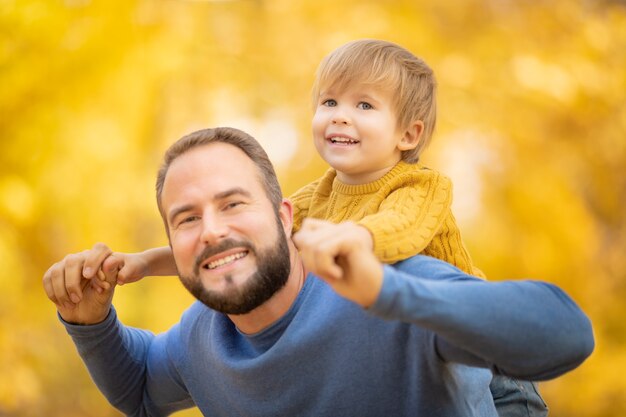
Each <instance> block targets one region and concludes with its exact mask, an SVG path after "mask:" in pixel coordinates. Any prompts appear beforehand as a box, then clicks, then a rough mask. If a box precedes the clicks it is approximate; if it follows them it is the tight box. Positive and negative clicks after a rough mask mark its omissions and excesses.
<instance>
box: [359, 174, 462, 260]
mask: <svg viewBox="0 0 626 417" xmlns="http://www.w3.org/2000/svg"><path fill="white" fill-rule="evenodd" d="M389 187H391V188H392V189H391V190H390V192H389V193H388V195H387V196H386V198H385V199H384V200H383V201H382V202H381V204H380V206H379V209H378V211H377V212H376V213H374V214H371V215H368V216H365V217H364V218H363V219H361V220H360V221H359V222H358V223H359V224H360V225H362V226H365V227H366V228H367V229H368V230H369V231H370V233H371V234H372V237H373V240H374V252H375V254H376V256H377V257H378V259H380V260H381V261H382V262H384V263H394V262H397V261H400V260H402V259H406V258H408V257H410V256H413V255H417V254H419V253H420V252H422V251H423V250H424V249H425V248H426V246H428V244H429V243H430V242H431V241H432V240H433V238H434V237H435V236H436V235H437V234H438V233H439V232H440V230H441V226H442V224H443V223H444V221H445V218H446V215H447V214H448V213H449V210H450V206H451V204H452V183H451V181H450V180H449V179H448V178H447V177H445V176H443V175H441V174H439V173H438V172H436V171H433V170H429V169H421V170H419V171H416V172H409V173H405V174H403V175H401V176H400V177H399V178H397V179H396V180H395V181H394V182H393V183H392V184H389Z"/></svg>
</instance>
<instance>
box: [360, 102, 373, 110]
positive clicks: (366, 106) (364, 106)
mask: <svg viewBox="0 0 626 417" xmlns="http://www.w3.org/2000/svg"><path fill="white" fill-rule="evenodd" d="M357 107H358V108H359V109H361V110H371V109H373V108H374V107H373V106H372V105H371V104H369V103H368V102H366V101H362V102H360V103H359V104H358V105H357Z"/></svg>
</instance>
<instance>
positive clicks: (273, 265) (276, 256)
mask: <svg viewBox="0 0 626 417" xmlns="http://www.w3.org/2000/svg"><path fill="white" fill-rule="evenodd" d="M276 221H277V226H278V237H277V240H276V242H275V244H274V245H271V246H270V247H269V248H268V249H265V250H262V251H258V250H257V249H256V248H255V247H254V245H252V244H251V243H249V242H246V241H235V240H233V239H227V240H224V241H222V242H220V243H219V244H218V245H216V246H210V247H206V248H205V250H204V251H203V252H202V253H201V254H200V255H199V256H198V257H197V258H196V264H195V265H194V275H193V276H191V277H184V276H182V275H181V277H180V281H181V282H182V283H183V285H184V286H185V288H187V290H188V291H189V292H190V293H191V294H192V295H193V296H194V297H196V298H197V299H198V300H199V301H200V302H202V303H203V304H205V305H206V306H207V307H209V308H211V309H213V310H216V311H219V312H221V313H224V314H246V313H249V312H250V311H252V310H254V309H255V308H257V307H258V306H260V305H261V304H263V303H264V302H266V301H267V300H269V299H270V298H271V297H272V296H273V295H274V294H275V293H276V292H277V291H278V290H280V289H281V288H282V287H284V286H285V284H286V283H287V278H288V277H289V272H290V267H291V262H290V260H289V246H288V245H287V238H286V237H285V232H284V231H283V229H282V227H281V222H280V220H278V219H276ZM241 247H243V248H246V249H247V250H248V254H247V255H246V256H250V255H252V254H254V256H255V258H256V261H257V270H256V272H254V273H253V274H252V275H251V276H250V277H248V279H247V280H246V281H245V282H244V283H243V284H242V285H241V287H239V288H234V287H233V288H230V289H227V290H226V291H224V292H217V291H212V290H209V289H206V288H205V287H204V285H203V284H202V280H201V279H200V269H201V268H200V264H201V263H202V262H203V261H204V260H205V259H207V258H208V257H210V256H213V255H215V254H217V253H220V252H223V251H225V250H228V249H231V248H241ZM223 279H224V280H226V281H230V283H232V281H233V278H232V276H231V275H226V276H224V278H223Z"/></svg>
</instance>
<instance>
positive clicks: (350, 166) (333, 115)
mask: <svg viewBox="0 0 626 417" xmlns="http://www.w3.org/2000/svg"><path fill="white" fill-rule="evenodd" d="M312 130H313V140H314V143H315V147H316V148H317V151H318V152H319V154H320V156H321V157H322V158H323V159H324V160H325V161H326V162H327V163H328V164H329V165H330V166H332V167H333V168H334V169H335V170H336V171H337V178H338V179H339V180H340V181H342V182H344V183H346V184H365V183H368V182H372V181H376V180H377V179H379V178H381V177H382V176H383V175H385V174H386V173H387V172H388V171H389V170H390V169H391V168H393V167H394V165H396V164H397V163H398V162H399V161H400V159H401V155H402V152H401V150H400V148H399V145H400V143H401V142H402V140H403V136H404V132H401V131H399V129H398V127H397V117H396V112H395V110H394V108H393V105H392V101H391V94H390V93H387V92H385V91H381V90H378V89H374V88H372V87H369V86H361V85H355V86H350V87H348V88H347V89H345V90H343V91H334V90H332V89H329V90H326V91H323V92H322V94H321V95H320V98H319V100H318V105H317V108H316V111H315V115H314V116H313V122H312Z"/></svg>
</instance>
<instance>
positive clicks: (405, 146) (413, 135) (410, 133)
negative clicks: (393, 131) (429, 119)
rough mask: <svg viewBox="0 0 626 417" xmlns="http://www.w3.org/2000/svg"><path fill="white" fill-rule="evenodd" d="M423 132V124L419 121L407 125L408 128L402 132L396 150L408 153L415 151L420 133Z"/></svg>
mask: <svg viewBox="0 0 626 417" xmlns="http://www.w3.org/2000/svg"><path fill="white" fill-rule="evenodd" d="M423 132H424V122H422V121H421V120H415V121H413V122H411V124H409V127H408V128H407V129H406V130H405V131H404V135H403V136H402V139H400V142H399V143H398V149H399V150H401V151H408V150H411V149H415V147H416V146H417V144H418V143H419V142H420V138H421V137H422V133H423Z"/></svg>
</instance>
